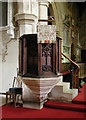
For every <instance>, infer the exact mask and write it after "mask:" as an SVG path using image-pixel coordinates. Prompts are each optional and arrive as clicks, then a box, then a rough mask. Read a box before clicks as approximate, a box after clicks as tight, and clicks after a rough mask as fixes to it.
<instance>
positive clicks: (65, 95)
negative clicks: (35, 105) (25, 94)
mask: <svg viewBox="0 0 86 120" xmlns="http://www.w3.org/2000/svg"><path fill="white" fill-rule="evenodd" d="M77 95H78V89H70V83H69V82H63V81H60V82H59V83H57V84H56V86H55V87H54V88H53V89H52V90H51V92H50V93H49V95H48V99H49V100H53V101H62V102H71V101H72V99H73V98H75V97H76V96H77Z"/></svg>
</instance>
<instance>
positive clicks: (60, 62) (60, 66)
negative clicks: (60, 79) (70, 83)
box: [59, 40, 62, 72]
mask: <svg viewBox="0 0 86 120" xmlns="http://www.w3.org/2000/svg"><path fill="white" fill-rule="evenodd" d="M59 72H62V59H61V40H59Z"/></svg>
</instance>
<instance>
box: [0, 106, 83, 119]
mask: <svg viewBox="0 0 86 120" xmlns="http://www.w3.org/2000/svg"><path fill="white" fill-rule="evenodd" d="M1 108H2V118H6V119H7V118H80V120H82V118H84V116H85V114H84V113H83V112H74V111H67V110H58V109H52V108H45V107H44V108H43V109H41V110H34V109H29V108H23V107H17V108H13V106H12V105H10V106H2V107H1ZM1 108H0V109H1ZM7 120H8V119H7ZM9 120H10V119H9ZM12 120H13V119H12ZM15 120H16V119H15Z"/></svg>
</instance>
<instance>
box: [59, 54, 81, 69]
mask: <svg viewBox="0 0 86 120" xmlns="http://www.w3.org/2000/svg"><path fill="white" fill-rule="evenodd" d="M61 54H62V55H63V56H64V57H65V58H67V59H68V60H69V61H70V62H71V63H73V64H74V65H75V66H77V69H78V70H80V67H79V65H78V64H77V63H76V62H74V61H73V60H71V59H70V58H69V57H67V56H66V55H65V54H64V53H62V52H61Z"/></svg>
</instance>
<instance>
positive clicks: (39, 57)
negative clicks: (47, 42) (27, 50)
mask: <svg viewBox="0 0 86 120" xmlns="http://www.w3.org/2000/svg"><path fill="white" fill-rule="evenodd" d="M41 73H42V44H38V74H39V75H40V74H41Z"/></svg>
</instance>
